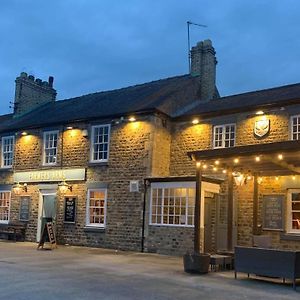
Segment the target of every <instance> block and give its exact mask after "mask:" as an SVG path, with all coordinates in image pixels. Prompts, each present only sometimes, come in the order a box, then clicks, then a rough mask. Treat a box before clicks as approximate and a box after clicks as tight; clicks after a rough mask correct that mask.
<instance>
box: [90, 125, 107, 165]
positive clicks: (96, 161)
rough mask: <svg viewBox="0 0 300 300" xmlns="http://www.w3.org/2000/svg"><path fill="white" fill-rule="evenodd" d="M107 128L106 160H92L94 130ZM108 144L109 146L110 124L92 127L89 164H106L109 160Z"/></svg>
mask: <svg viewBox="0 0 300 300" xmlns="http://www.w3.org/2000/svg"><path fill="white" fill-rule="evenodd" d="M105 127H107V128H108V141H107V143H103V144H107V158H105V159H94V136H95V129H96V128H105ZM109 144H110V124H103V125H94V126H92V127H91V141H90V162H91V163H99V162H107V161H108V159H109Z"/></svg>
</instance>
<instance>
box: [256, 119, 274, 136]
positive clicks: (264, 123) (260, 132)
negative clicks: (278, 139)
mask: <svg viewBox="0 0 300 300" xmlns="http://www.w3.org/2000/svg"><path fill="white" fill-rule="evenodd" d="M269 132H270V120H269V119H266V118H263V119H260V120H256V121H255V124H254V135H255V136H256V137H258V138H262V137H264V136H265V135H267V134H268V133H269Z"/></svg>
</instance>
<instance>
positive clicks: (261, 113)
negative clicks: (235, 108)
mask: <svg viewBox="0 0 300 300" xmlns="http://www.w3.org/2000/svg"><path fill="white" fill-rule="evenodd" d="M255 114H256V115H257V116H262V115H264V114H265V112H264V111H262V110H258V111H257V112H256V113H255Z"/></svg>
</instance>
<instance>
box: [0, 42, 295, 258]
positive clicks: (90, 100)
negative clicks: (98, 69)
mask: <svg viewBox="0 0 300 300" xmlns="http://www.w3.org/2000/svg"><path fill="white" fill-rule="evenodd" d="M191 60H192V68H191V74H188V75H183V76H177V77H172V78H167V79H162V80H158V81H153V82H149V83H145V84H141V85H136V86H132V87H127V88H122V89H118V90H113V91H106V92H99V93H94V94H89V95H84V96H80V97H76V98H72V99H67V100H62V101H55V98H56V91H55V89H54V87H53V83H54V81H53V77H49V81H48V82H45V81H44V82H43V81H41V80H40V79H34V77H33V76H30V75H29V76H28V75H27V74H26V73H21V75H20V76H19V77H18V78H17V79H16V91H15V105H14V113H13V114H10V115H4V116H1V117H0V125H1V126H0V135H1V158H0V163H1V169H0V175H1V179H0V180H1V181H0V223H1V224H0V231H1V226H2V227H5V226H6V225H7V224H15V223H22V224H25V225H26V231H25V238H26V240H29V241H39V239H40V237H41V230H42V227H43V217H52V218H53V220H54V223H55V230H56V236H57V240H58V242H59V243H62V244H73V245H86V246H98V247H104V248H114V249H126V250H136V251H140V250H141V251H147V252H158V253H168V254H176V255H178V254H182V253H185V252H186V251H190V250H192V248H193V240H194V209H195V195H196V186H197V188H199V186H200V187H201V195H200V196H201V210H200V216H199V218H200V225H199V230H200V232H201V247H202V248H203V250H204V251H208V252H216V251H226V250H227V251H228V250H229V251H230V250H232V248H233V246H234V245H235V244H240V245H251V244H252V241H253V235H268V236H270V237H271V239H272V244H273V246H276V247H279V248H297V247H298V248H299V247H300V242H299V241H297V240H299V239H300V208H299V207H300V177H298V175H297V174H298V173H299V169H298V168H299V166H298V165H299V164H300V161H299V159H298V156H299V155H298V153H297V152H298V150H297V149H299V146H300V144H299V142H298V137H299V132H300V129H299V128H300V125H299V124H300V112H299V110H300V102H299V101H300V85H299V84H296V85H289V86H283V87H278V88H272V89H267V90H262V91H255V92H249V93H245V94H240V95H234V96H229V97H220V95H219V93H218V90H217V88H216V63H217V61H216V57H215V50H214V48H213V46H212V44H211V42H210V41H209V40H206V41H203V42H200V43H198V44H197V45H196V46H195V47H193V48H192V52H191ZM195 174H197V175H198V176H197V180H196V176H195ZM199 174H200V175H201V176H200V177H199ZM199 178H200V179H199Z"/></svg>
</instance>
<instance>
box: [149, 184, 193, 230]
mask: <svg viewBox="0 0 300 300" xmlns="http://www.w3.org/2000/svg"><path fill="white" fill-rule="evenodd" d="M194 210H195V185H194V183H169V184H166V183H164V184H163V183H157V184H152V189H151V209H150V224H151V225H171V226H193V225H194Z"/></svg>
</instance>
